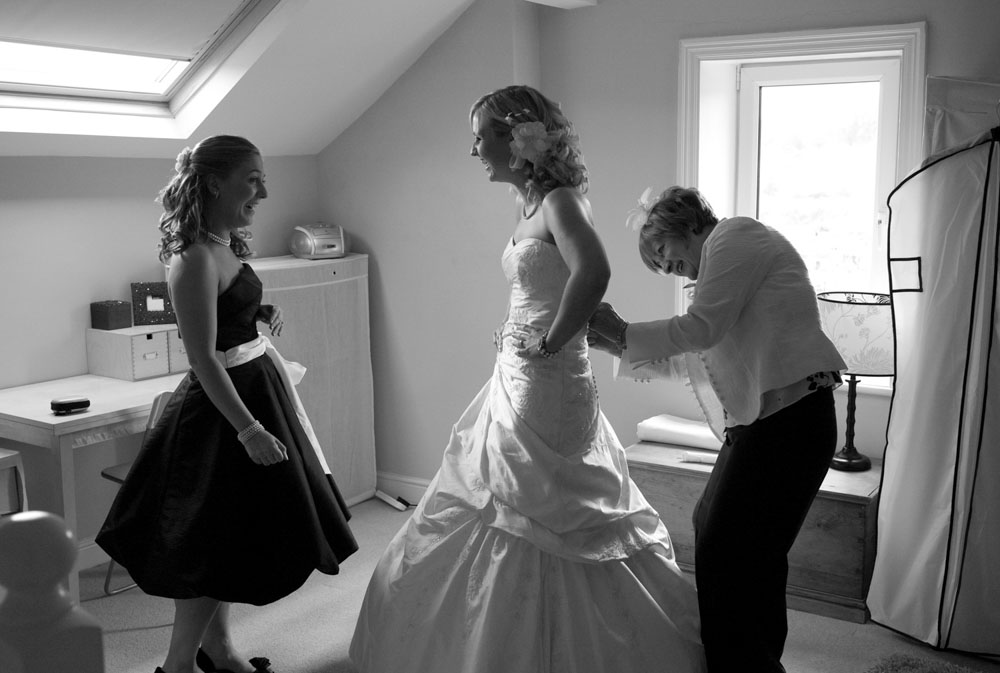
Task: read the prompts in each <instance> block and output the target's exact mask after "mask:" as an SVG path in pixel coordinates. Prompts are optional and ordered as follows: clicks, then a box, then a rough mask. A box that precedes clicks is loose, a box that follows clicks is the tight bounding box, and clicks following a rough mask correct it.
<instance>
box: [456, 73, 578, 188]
mask: <svg viewBox="0 0 1000 673" xmlns="http://www.w3.org/2000/svg"><path fill="white" fill-rule="evenodd" d="M480 111H482V112H483V113H484V114H485V115H486V117H485V118H486V119H489V121H490V123H491V124H492V126H493V128H494V130H495V131H496V132H497V133H498V134H505V135H507V136H510V137H511V138H513V131H514V127H516V126H517V125H519V124H522V123H525V122H541V123H542V124H544V125H545V131H547V132H548V133H549V135H550V136H551V137H552V138H553V142H552V144H551V147H550V148H549V149H548V151H546V152H544V153H543V154H541V155H540V156H538V157H537V158H536V159H535V160H533V161H525V162H524V168H523V169H522V170H524V171H525V172H526V173H527V181H526V183H525V189H526V196H525V201H526V202H527V204H528V205H531V206H537V205H538V204H540V203H541V202H542V199H544V198H545V195H546V194H548V193H549V192H551V191H552V190H553V189H556V188H557V187H575V188H576V189H578V190H580V192H581V193H586V191H587V188H588V186H589V178H588V175H587V166H586V165H585V164H584V162H583V152H582V150H581V149H580V137H579V136H578V135H576V132H575V131H574V130H573V125H572V124H571V123H570V122H569V120H568V119H567V118H566V115H564V114H563V113H562V110H561V109H560V108H559V105H558V104H556V103H553V102H552V101H551V100H549V99H548V98H546V97H545V96H543V95H542V94H541V93H539V92H538V91H536V90H535V89H533V88H531V87H530V86H524V85H513V86H508V87H504V88H502V89H497V90H496V91H494V92H492V93H488V94H486V95H485V96H483V97H482V98H480V99H479V100H477V101H476V102H475V103H474V104H473V106H472V109H471V110H470V111H469V121H470V122H471V121H472V119H473V118H474V117H475V116H476V113H477V112H480Z"/></svg>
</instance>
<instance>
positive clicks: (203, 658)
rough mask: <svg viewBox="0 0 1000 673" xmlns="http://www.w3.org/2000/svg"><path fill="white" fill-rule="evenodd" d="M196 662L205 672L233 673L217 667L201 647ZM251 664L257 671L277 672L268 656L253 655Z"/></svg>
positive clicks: (263, 672)
mask: <svg viewBox="0 0 1000 673" xmlns="http://www.w3.org/2000/svg"><path fill="white" fill-rule="evenodd" d="M194 662H195V663H196V664H198V668H200V669H201V670H202V671H204V672H205V673H233V672H232V671H230V670H229V669H228V668H216V667H215V662H213V661H212V658H211V657H210V656H208V655H207V654H206V653H205V650H203V649H201V648H200V647H199V648H198V653H197V654H196V655H195V657H194ZM250 665H251V666H253V670H255V671H257V673H275V671H274V669H272V668H271V661H270V660H269V659H268V658H267V657H252V658H251V659H250ZM156 673H163V671H161V670H159V669H157V670H156Z"/></svg>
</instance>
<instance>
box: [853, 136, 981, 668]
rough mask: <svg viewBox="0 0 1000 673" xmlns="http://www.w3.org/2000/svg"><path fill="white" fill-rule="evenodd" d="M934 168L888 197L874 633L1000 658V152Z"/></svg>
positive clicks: (931, 162)
mask: <svg viewBox="0 0 1000 673" xmlns="http://www.w3.org/2000/svg"><path fill="white" fill-rule="evenodd" d="M998 132H1000V129H994V131H993V132H992V134H991V133H986V134H984V135H982V136H980V137H978V138H976V139H974V140H972V141H970V142H968V143H966V144H965V145H963V146H960V147H956V148H953V149H951V150H948V151H945V152H942V153H940V154H938V155H935V156H934V157H931V158H929V159H928V160H927V161H925V162H924V164H923V165H922V166H921V167H920V168H919V169H917V170H916V171H914V172H913V173H912V174H911V175H910V176H909V177H907V178H906V179H905V180H904V181H903V182H902V183H900V184H899V185H898V186H897V187H896V189H895V190H893V192H892V194H890V196H889V211H890V215H889V266H890V288H891V293H892V302H893V321H894V325H895V330H896V381H895V387H894V392H893V398H892V405H891V408H890V412H889V425H888V432H887V437H886V440H887V441H886V449H885V458H884V464H883V474H882V488H881V499H880V503H879V512H878V552H877V554H876V558H875V568H874V573H873V577H872V582H871V589H870V590H869V593H868V607H869V609H870V610H871V615H872V619H873V620H874V621H876V622H879V623H881V624H883V625H885V626H888V627H890V628H892V629H895V630H897V631H900V632H902V633H905V634H907V635H909V636H912V637H913V638H917V639H919V640H922V641H924V642H926V643H929V644H931V645H933V646H935V647H941V648H948V649H956V650H963V651H967V652H976V653H985V654H1000V608H998V607H997V606H1000V341H998V329H1000V324H998V316H997V308H998V307H997V304H998V298H997V280H998V275H997V252H998V248H997V246H998V240H997V217H998V208H1000V205H998V155H1000V151H998V142H997V137H1000V133H998Z"/></svg>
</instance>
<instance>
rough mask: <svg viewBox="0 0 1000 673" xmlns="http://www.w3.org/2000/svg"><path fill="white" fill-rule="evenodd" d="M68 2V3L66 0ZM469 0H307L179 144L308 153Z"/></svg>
mask: <svg viewBox="0 0 1000 673" xmlns="http://www.w3.org/2000/svg"><path fill="white" fill-rule="evenodd" d="M67 1H69V2H76V1H78V0H67ZM472 2H473V0H309V1H308V2H305V3H303V4H302V5H301V7H300V8H299V9H298V10H297V12H296V14H295V15H294V16H293V17H292V18H291V20H290V21H289V22H288V24H287V27H286V28H284V30H283V31H282V32H281V34H280V35H278V37H277V38H276V39H275V40H274V41H273V42H272V44H271V45H270V47H269V48H268V49H267V50H266V51H265V52H264V53H263V54H262V55H261V56H260V58H258V59H257V61H256V62H255V63H254V64H253V65H252V66H251V67H250V69H249V70H248V71H247V72H246V73H245V74H244V75H243V76H242V77H241V78H240V80H239V81H238V82H237V83H236V85H235V86H234V87H233V88H232V90H231V91H230V92H229V94H228V95H227V96H226V97H225V98H224V99H223V100H222V101H221V102H220V103H219V104H218V106H217V107H216V108H215V110H214V111H213V112H211V113H210V114H209V115H208V117H207V118H206V120H205V121H204V122H203V123H202V124H201V126H200V127H198V129H197V130H196V131H195V132H194V133H193V134H192V135H191V138H190V139H188V142H187V144H190V143H193V142H195V141H197V140H199V139H201V138H202V137H205V136H208V135H212V134H216V133H235V134H239V135H244V136H246V137H248V138H250V139H251V140H252V141H253V142H254V143H255V144H256V145H257V146H258V147H260V148H261V151H262V152H264V153H265V154H267V155H270V156H288V155H293V156H297V155H313V154H317V153H319V152H320V151H322V150H323V148H325V147H326V146H327V145H328V144H329V143H330V142H332V141H333V140H334V139H335V138H336V137H337V136H338V135H339V134H340V133H342V132H343V131H344V130H345V129H346V128H347V127H348V126H350V125H351V124H352V123H353V122H354V121H355V120H356V119H357V118H358V117H359V116H360V115H361V114H362V113H363V112H364V111H365V110H366V109H367V108H368V107H369V106H370V105H371V104H372V103H374V102H375V101H376V100H377V99H378V98H379V97H380V96H381V95H382V94H383V93H384V92H385V91H386V89H388V88H389V87H390V86H391V85H392V83H393V82H395V81H396V79H398V78H399V77H400V75H402V74H403V73H404V72H406V70H407V69H408V68H409V67H410V66H411V65H412V64H413V63H414V62H415V61H416V60H417V59H418V58H419V57H420V55H421V54H422V53H423V52H424V51H425V50H426V49H427V48H428V47H429V46H430V45H431V44H432V43H433V42H434V41H435V40H436V39H437V38H438V37H439V36H440V35H441V34H442V33H444V31H445V30H447V28H448V27H449V26H451V24H452V23H454V21H455V20H456V19H457V18H458V17H459V16H460V15H461V14H462V12H463V11H465V9H466V8H467V7H468V6H469V5H471V4H472ZM184 144H185V141H183V140H175V139H169V140H165V139H149V138H116V137H110V136H82V135H68V134H65V135H63V134H38V133H9V132H4V131H3V129H2V128H0V156H94V157H165V158H167V157H169V158H172V157H174V156H176V154H177V151H178V150H179V148H180V147H182V146H183V145H184Z"/></svg>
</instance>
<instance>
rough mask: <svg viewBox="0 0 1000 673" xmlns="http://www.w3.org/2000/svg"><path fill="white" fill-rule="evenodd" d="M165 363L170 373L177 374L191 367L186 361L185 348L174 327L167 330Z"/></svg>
mask: <svg viewBox="0 0 1000 673" xmlns="http://www.w3.org/2000/svg"><path fill="white" fill-rule="evenodd" d="M167 364H168V365H169V369H170V373H171V374H179V373H181V372H186V371H187V370H189V369H191V364H190V363H189V362H188V356H187V350H185V348H184V342H183V341H182V340H181V335H180V332H178V331H177V329H176V326H175V327H174V329H172V330H169V331H167Z"/></svg>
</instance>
